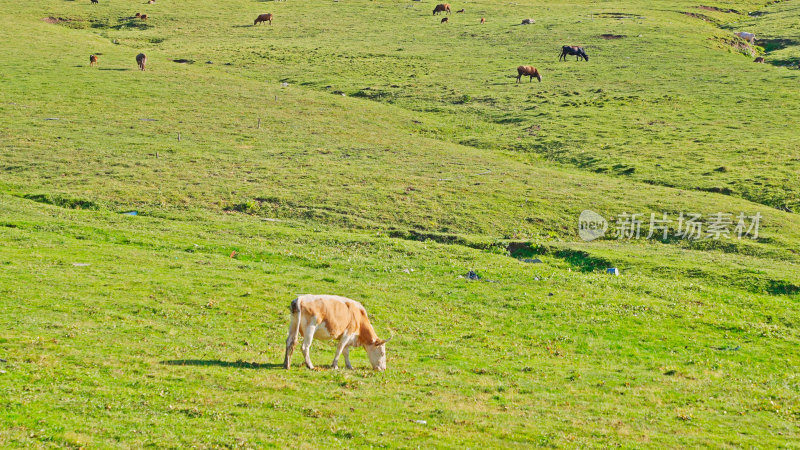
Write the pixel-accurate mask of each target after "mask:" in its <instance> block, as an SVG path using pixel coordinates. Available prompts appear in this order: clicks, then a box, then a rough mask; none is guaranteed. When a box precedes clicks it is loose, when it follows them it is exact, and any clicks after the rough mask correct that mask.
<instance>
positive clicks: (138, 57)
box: [136, 53, 147, 70]
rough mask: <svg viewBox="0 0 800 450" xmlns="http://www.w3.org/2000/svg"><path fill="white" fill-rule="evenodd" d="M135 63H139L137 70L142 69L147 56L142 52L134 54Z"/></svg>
mask: <svg viewBox="0 0 800 450" xmlns="http://www.w3.org/2000/svg"><path fill="white" fill-rule="evenodd" d="M136 64H138V65H139V70H144V66H145V65H146V64H147V56H145V55H144V53H139V54H138V55H136Z"/></svg>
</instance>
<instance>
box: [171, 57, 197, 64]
mask: <svg viewBox="0 0 800 450" xmlns="http://www.w3.org/2000/svg"><path fill="white" fill-rule="evenodd" d="M172 62H176V63H178V64H194V60H192V59H182V58H181V59H173V60H172Z"/></svg>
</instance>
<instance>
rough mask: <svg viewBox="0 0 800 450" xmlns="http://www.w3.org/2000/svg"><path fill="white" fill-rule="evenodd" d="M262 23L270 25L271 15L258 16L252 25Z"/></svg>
mask: <svg viewBox="0 0 800 450" xmlns="http://www.w3.org/2000/svg"><path fill="white" fill-rule="evenodd" d="M262 22H269V24H270V25H272V13H269V14H261V15H260V16H258V17H256V20H254V21H253V25H258V24H260V23H262Z"/></svg>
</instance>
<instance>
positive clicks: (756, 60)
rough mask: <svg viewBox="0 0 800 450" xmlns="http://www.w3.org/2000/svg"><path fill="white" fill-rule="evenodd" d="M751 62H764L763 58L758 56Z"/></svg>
mask: <svg viewBox="0 0 800 450" xmlns="http://www.w3.org/2000/svg"><path fill="white" fill-rule="evenodd" d="M753 62H757V63H763V62H764V57H763V56H759V57H758V58H756V59H754V60H753Z"/></svg>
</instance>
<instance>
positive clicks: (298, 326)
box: [283, 295, 387, 371]
mask: <svg viewBox="0 0 800 450" xmlns="http://www.w3.org/2000/svg"><path fill="white" fill-rule="evenodd" d="M289 310H290V311H291V312H292V319H291V321H290V322H289V337H288V338H287V339H286V356H285V358H284V360H283V367H284V368H285V369H288V368H289V367H290V366H291V364H292V352H294V347H295V345H297V340H298V334H299V335H302V336H303V347H302V350H303V357H304V358H305V363H306V366H307V367H308V368H309V369H313V368H314V365H313V364H312V363H311V356H310V355H309V352H310V350H311V343H312V342H313V340H314V338H316V339H322V340H330V339H337V340H338V341H339V344H338V345H337V346H336V354H335V356H334V357H333V365H332V367H333V368H334V369H338V368H339V356H340V355H341V354H342V353H344V362H345V365H346V366H347V368H348V369H352V368H353V366H352V365H351V364H350V347H364V349H365V350H366V351H367V356H369V362H370V363H371V364H372V368H373V369H375V370H381V371H383V370H386V342H387V341H384V340H382V339H378V335H377V334H375V330H374V329H373V328H372V325H371V324H370V323H369V318H368V317H367V311H366V310H365V309H364V307H363V306H362V305H361V303H359V302H357V301H355V300H351V299H349V298H346V297H340V296H338V295H301V296H299V297H297V298H296V299H295V300H294V301H292V304H291V305H290V306H289Z"/></svg>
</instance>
